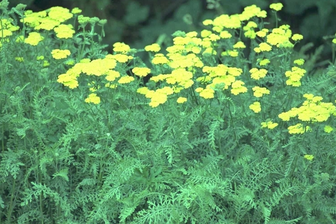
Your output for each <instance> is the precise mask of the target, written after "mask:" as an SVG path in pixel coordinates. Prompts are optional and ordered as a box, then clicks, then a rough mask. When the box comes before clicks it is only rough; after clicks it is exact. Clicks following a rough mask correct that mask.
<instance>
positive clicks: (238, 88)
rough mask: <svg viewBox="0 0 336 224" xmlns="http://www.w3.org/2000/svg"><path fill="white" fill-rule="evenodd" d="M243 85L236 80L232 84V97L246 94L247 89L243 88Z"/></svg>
mask: <svg viewBox="0 0 336 224" xmlns="http://www.w3.org/2000/svg"><path fill="white" fill-rule="evenodd" d="M244 84H245V83H244V82H242V81H240V80H237V81H235V82H234V83H232V84H231V87H232V89H231V93H232V94H233V95H238V94H239V93H246V92H247V88H246V87H245V86H243V85H244Z"/></svg>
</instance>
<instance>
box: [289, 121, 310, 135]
mask: <svg viewBox="0 0 336 224" xmlns="http://www.w3.org/2000/svg"><path fill="white" fill-rule="evenodd" d="M310 130H311V128H310V127H309V126H303V124H301V123H298V124H296V125H292V126H289V127H288V133H289V134H303V133H306V132H308V131H310Z"/></svg>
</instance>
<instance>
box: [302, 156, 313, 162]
mask: <svg viewBox="0 0 336 224" xmlns="http://www.w3.org/2000/svg"><path fill="white" fill-rule="evenodd" d="M303 157H304V158H305V159H306V160H309V161H312V160H313V159H314V156H313V155H304V156H303Z"/></svg>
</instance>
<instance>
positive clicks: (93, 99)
mask: <svg viewBox="0 0 336 224" xmlns="http://www.w3.org/2000/svg"><path fill="white" fill-rule="evenodd" d="M85 102H86V103H94V104H99V103H100V97H99V96H97V94H96V93H91V94H90V95H89V96H88V97H87V98H86V99H85Z"/></svg>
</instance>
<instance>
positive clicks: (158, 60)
mask: <svg viewBox="0 0 336 224" xmlns="http://www.w3.org/2000/svg"><path fill="white" fill-rule="evenodd" d="M168 62H169V60H168V59H167V58H166V57H165V56H164V55H163V54H155V56H154V58H153V59H152V63H153V64H154V65H158V64H167V63H168Z"/></svg>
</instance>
